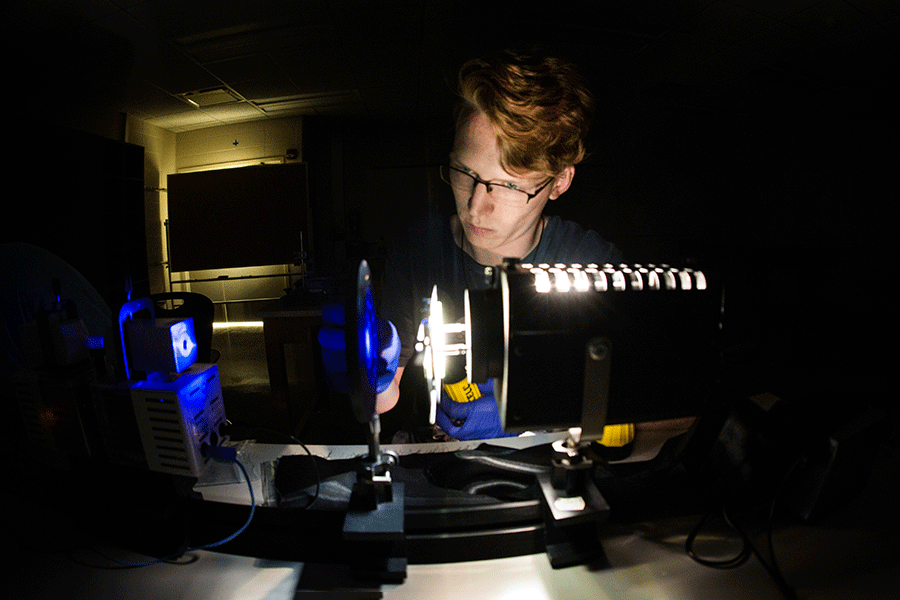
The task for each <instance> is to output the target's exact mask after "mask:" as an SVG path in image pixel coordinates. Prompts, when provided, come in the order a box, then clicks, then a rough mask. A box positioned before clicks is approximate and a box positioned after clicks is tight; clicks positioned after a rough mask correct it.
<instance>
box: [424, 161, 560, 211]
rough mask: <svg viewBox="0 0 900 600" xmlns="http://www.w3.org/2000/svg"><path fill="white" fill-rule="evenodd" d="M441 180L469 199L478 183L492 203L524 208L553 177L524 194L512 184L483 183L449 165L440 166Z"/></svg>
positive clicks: (523, 191) (466, 172)
mask: <svg viewBox="0 0 900 600" xmlns="http://www.w3.org/2000/svg"><path fill="white" fill-rule="evenodd" d="M441 179H443V180H444V182H445V183H448V184H449V185H450V187H452V188H453V189H454V190H457V191H459V192H462V193H463V194H468V195H469V196H470V197H471V195H472V194H474V193H475V188H476V187H478V184H479V183H480V184H482V185H484V187H485V189H486V190H487V193H488V194H490V196H491V198H493V199H494V201H496V202H499V203H501V204H506V205H508V206H516V207H522V206H526V205H527V204H528V203H529V202H530V201H531V199H532V198H534V197H535V196H537V195H538V194H540V193H541V192H542V191H544V188H546V187H547V186H548V185H550V182H551V181H553V180H554V179H555V177H551V178H550V179H548V180H547V181H545V182H544V184H543V185H542V186H541V187H539V188H538V189H536V190H535V191H534V192H531V193H529V192H526V191H525V190H523V189H521V188H520V187H519V186H517V185H516V184H514V183H501V182H491V181H483V180H481V179H478V178H477V177H475V176H474V175H472V174H471V173H469V172H468V171H464V170H462V169H458V168H456V167H453V166H450V165H442V166H441Z"/></svg>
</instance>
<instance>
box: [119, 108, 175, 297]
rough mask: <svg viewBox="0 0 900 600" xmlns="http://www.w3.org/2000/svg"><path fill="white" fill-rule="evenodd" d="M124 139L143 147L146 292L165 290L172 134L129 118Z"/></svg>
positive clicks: (173, 161)
mask: <svg viewBox="0 0 900 600" xmlns="http://www.w3.org/2000/svg"><path fill="white" fill-rule="evenodd" d="M125 141H127V142H129V143H132V144H137V145H138V146H143V147H144V218H145V227H146V231H147V262H148V273H149V280H150V292H151V293H159V292H163V291H165V290H166V289H168V281H167V275H166V271H165V262H166V260H167V259H168V256H167V253H166V244H165V239H166V238H165V221H166V218H167V217H168V210H167V207H166V202H165V191H164V190H165V187H166V174H167V173H172V172H173V171H174V170H175V134H174V133H173V132H171V131H168V130H166V129H162V128H161V127H156V126H155V125H150V124H148V123H145V122H143V121H141V120H140V119H136V118H134V117H129V118H128V121H127V123H126V128H125Z"/></svg>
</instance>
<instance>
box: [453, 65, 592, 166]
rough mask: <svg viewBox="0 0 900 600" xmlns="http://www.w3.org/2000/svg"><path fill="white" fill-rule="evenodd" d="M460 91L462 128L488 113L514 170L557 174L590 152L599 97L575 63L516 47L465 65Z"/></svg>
mask: <svg viewBox="0 0 900 600" xmlns="http://www.w3.org/2000/svg"><path fill="white" fill-rule="evenodd" d="M459 95H460V98H461V103H460V105H459V107H458V110H457V116H456V126H457V130H459V128H460V127H461V126H462V125H463V124H465V123H467V122H468V120H469V119H471V118H472V117H473V116H474V115H475V114H476V113H478V112H483V113H484V114H485V115H486V116H487V118H488V120H489V121H490V123H491V125H492V126H493V127H494V130H495V131H496V132H497V147H498V149H499V151H500V157H501V158H500V160H501V163H502V166H503V168H504V169H506V170H507V171H509V172H511V173H516V172H527V171H536V172H539V173H543V174H545V175H547V176H554V175H558V174H560V173H561V172H562V171H563V170H564V169H565V168H566V167H569V166H571V165H575V164H577V163H579V162H581V161H582V160H583V159H584V158H585V156H586V154H587V150H586V138H587V133H588V129H589V128H590V123H591V119H592V117H593V109H594V100H593V96H592V94H591V93H590V91H589V90H588V88H587V85H586V84H585V81H584V78H583V77H582V75H581V73H580V72H579V70H578V69H577V67H575V65H573V64H572V63H570V62H567V61H565V60H562V59H559V58H554V57H550V56H544V55H541V54H537V53H534V52H532V53H523V52H517V51H512V50H507V51H504V52H502V53H500V54H497V55H494V56H490V57H485V58H477V59H473V60H470V61H468V62H467V63H465V64H464V65H463V66H462V68H461V69H460V72H459Z"/></svg>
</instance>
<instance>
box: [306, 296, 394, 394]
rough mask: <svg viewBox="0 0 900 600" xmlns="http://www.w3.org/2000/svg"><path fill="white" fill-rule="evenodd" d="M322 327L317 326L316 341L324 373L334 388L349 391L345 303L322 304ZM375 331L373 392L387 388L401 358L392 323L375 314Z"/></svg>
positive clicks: (346, 392)
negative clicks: (317, 341)
mask: <svg viewBox="0 0 900 600" xmlns="http://www.w3.org/2000/svg"><path fill="white" fill-rule="evenodd" d="M322 321H323V322H324V324H323V326H322V329H320V330H319V345H320V346H321V347H322V363H323V364H324V366H325V377H326V379H327V380H328V385H330V386H331V387H332V388H333V389H334V390H336V391H338V392H341V393H343V394H349V393H350V380H349V378H348V377H347V343H346V339H345V338H344V307H343V306H342V305H340V304H326V305H325V306H324V307H322ZM375 326H376V329H377V332H378V353H377V355H378V360H377V364H376V376H377V379H378V380H377V382H376V385H375V393H376V394H380V393H381V392H383V391H384V390H386V389H388V387H389V386H390V385H391V382H392V381H393V380H394V374H395V373H396V372H397V364H398V362H399V360H400V337H399V336H398V335H397V328H396V327H394V324H393V323H391V322H390V321H387V320H385V319H380V318H378V317H375Z"/></svg>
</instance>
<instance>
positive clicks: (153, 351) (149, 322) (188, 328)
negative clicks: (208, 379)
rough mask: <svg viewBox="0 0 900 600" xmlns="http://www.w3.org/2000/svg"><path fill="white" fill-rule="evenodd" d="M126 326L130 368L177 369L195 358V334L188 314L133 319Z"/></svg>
mask: <svg viewBox="0 0 900 600" xmlns="http://www.w3.org/2000/svg"><path fill="white" fill-rule="evenodd" d="M127 327H128V346H129V348H130V350H131V353H130V356H131V361H130V362H131V368H132V369H133V370H136V371H144V372H145V373H181V372H182V371H184V370H185V369H187V368H188V367H190V366H191V365H192V364H194V363H195V362H197V336H196V335H195V334H194V320H193V319H191V318H190V317H189V318H187V319H135V320H133V321H131V322H129V323H128V324H127Z"/></svg>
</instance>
